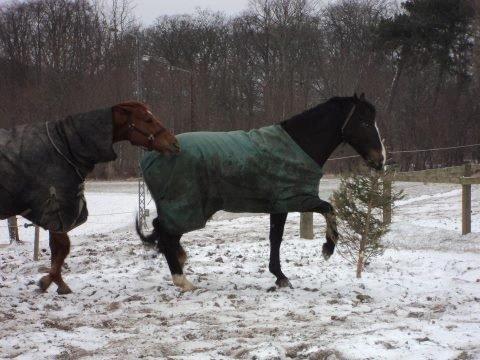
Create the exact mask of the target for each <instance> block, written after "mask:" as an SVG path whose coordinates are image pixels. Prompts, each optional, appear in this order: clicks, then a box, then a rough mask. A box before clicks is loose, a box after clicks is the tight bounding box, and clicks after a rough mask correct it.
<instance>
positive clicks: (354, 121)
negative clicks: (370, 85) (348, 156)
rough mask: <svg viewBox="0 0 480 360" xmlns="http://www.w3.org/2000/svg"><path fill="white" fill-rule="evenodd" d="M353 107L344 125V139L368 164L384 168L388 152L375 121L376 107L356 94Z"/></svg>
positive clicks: (375, 167) (362, 96)
mask: <svg viewBox="0 0 480 360" xmlns="http://www.w3.org/2000/svg"><path fill="white" fill-rule="evenodd" d="M352 102H353V107H352V109H351V110H350V113H349V114H348V116H347V118H346V120H345V122H344V123H343V126H342V136H343V140H344V141H345V142H346V143H348V144H349V145H351V146H352V147H353V148H354V149H355V151H357V152H358V153H359V154H360V156H361V157H362V158H363V159H364V160H365V162H366V163H367V165H368V166H370V167H372V168H374V169H376V170H382V169H383V167H384V166H385V161H386V152H385V146H384V145H383V141H382V138H381V137H380V131H379V130H378V127H377V123H376V121H375V107H374V106H373V105H372V104H370V103H369V102H368V101H367V100H365V95H364V94H363V93H362V94H361V95H360V97H357V94H354V95H353V97H352Z"/></svg>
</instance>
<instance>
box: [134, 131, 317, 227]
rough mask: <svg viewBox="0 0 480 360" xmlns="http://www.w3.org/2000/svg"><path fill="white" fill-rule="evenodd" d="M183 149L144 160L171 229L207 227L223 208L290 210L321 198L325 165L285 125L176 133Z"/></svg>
mask: <svg viewBox="0 0 480 360" xmlns="http://www.w3.org/2000/svg"><path fill="white" fill-rule="evenodd" d="M177 139H178V141H179V143H180V148H181V152H180V154H178V155H171V156H168V155H162V154H158V153H156V152H148V153H146V154H145V156H144V157H143V159H142V161H141V168H142V172H143V176H144V178H145V182H146V184H147V186H148V188H149V190H150V192H151V194H152V197H153V199H154V200H155V203H156V206H157V211H158V220H159V222H160V225H161V226H162V227H163V228H164V229H165V230H166V231H167V232H169V233H170V234H177V235H180V234H184V233H186V232H189V231H192V230H196V229H200V228H203V227H204V226H205V224H206V222H207V221H208V219H209V218H210V217H211V216H212V215H213V214H214V213H215V212H217V211H219V210H226V211H230V212H253V213H286V212H295V211H308V210H312V209H313V208H314V207H315V206H316V205H317V204H318V184H319V181H320V178H321V177H322V169H321V167H319V166H318V164H317V163H315V161H314V160H313V159H312V158H310V157H309V156H308V155H307V154H306V153H305V152H304V151H303V150H302V149H301V148H300V147H299V146H298V145H297V143H296V142H294V141H293V140H292V138H291V137H290V136H289V135H288V134H287V133H286V132H285V130H284V129H283V128H282V127H281V126H280V125H272V126H267V127H263V128H260V129H256V130H251V131H249V132H246V131H231V132H193V133H185V134H181V135H178V136H177Z"/></svg>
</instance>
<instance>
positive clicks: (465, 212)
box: [462, 164, 472, 235]
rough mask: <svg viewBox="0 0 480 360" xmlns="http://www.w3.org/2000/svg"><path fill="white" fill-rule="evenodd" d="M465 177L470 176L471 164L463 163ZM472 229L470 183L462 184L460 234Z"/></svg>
mask: <svg viewBox="0 0 480 360" xmlns="http://www.w3.org/2000/svg"><path fill="white" fill-rule="evenodd" d="M463 176H465V177H470V176H472V165H471V164H465V170H464V175H463ZM471 231H472V185H470V184H462V235H466V234H470V232H471Z"/></svg>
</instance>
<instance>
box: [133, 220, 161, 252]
mask: <svg viewBox="0 0 480 360" xmlns="http://www.w3.org/2000/svg"><path fill="white" fill-rule="evenodd" d="M152 225H153V231H152V232H151V234H148V235H145V234H144V233H143V231H142V229H141V227H140V224H139V222H138V218H137V219H136V220H135V228H136V230H137V234H138V236H139V237H140V239H141V240H142V242H143V243H144V244H145V245H147V246H155V245H157V249H158V251H159V252H161V253H164V252H165V251H164V248H165V247H164V245H163V241H162V236H161V229H160V223H159V221H158V218H155V219H153V222H152Z"/></svg>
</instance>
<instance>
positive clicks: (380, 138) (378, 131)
mask: <svg viewBox="0 0 480 360" xmlns="http://www.w3.org/2000/svg"><path fill="white" fill-rule="evenodd" d="M375 129H377V135H378V140H379V141H380V144H382V157H383V166H385V162H386V161H387V151H386V150H385V145H384V144H383V141H382V137H381V136H380V130H378V126H377V122H376V121H375Z"/></svg>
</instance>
